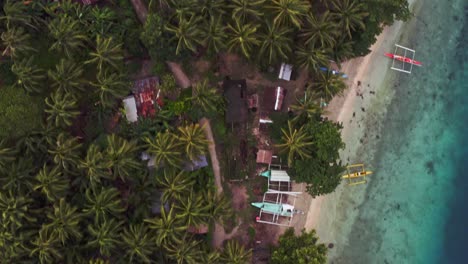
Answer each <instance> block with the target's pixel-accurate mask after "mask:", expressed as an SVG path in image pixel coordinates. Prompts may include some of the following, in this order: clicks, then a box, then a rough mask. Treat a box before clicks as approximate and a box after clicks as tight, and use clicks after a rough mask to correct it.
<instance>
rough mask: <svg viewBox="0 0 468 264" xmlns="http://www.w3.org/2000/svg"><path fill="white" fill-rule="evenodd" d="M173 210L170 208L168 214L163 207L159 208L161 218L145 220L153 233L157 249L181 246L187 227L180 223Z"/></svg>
mask: <svg viewBox="0 0 468 264" xmlns="http://www.w3.org/2000/svg"><path fill="white" fill-rule="evenodd" d="M173 209H174V207H172V206H171V209H170V210H169V212H166V210H165V209H164V207H163V206H161V216H159V217H156V218H152V219H145V222H146V223H148V227H149V228H150V229H152V230H153V231H154V232H155V236H154V237H155V242H156V245H157V246H158V247H167V246H169V245H173V246H179V245H181V244H182V241H183V236H184V234H185V231H186V230H187V226H185V225H184V224H182V223H181V222H180V219H178V218H177V217H176V215H175V213H174V212H173Z"/></svg>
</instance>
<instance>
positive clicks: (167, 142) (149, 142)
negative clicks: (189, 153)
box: [143, 132, 182, 167]
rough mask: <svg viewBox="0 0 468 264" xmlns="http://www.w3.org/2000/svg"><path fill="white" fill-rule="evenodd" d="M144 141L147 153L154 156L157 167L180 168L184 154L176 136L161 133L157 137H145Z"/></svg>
mask: <svg viewBox="0 0 468 264" xmlns="http://www.w3.org/2000/svg"><path fill="white" fill-rule="evenodd" d="M143 141H144V142H145V143H146V149H147V152H148V153H149V154H152V155H154V158H155V160H156V164H157V165H159V166H163V165H166V166H172V167H179V166H180V162H181V154H182V153H181V151H180V143H179V142H178V141H177V138H176V136H175V135H174V134H172V133H170V132H164V133H163V132H159V133H158V134H157V135H156V136H155V137H151V138H150V137H144V138H143Z"/></svg>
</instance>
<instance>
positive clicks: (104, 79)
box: [91, 71, 130, 108]
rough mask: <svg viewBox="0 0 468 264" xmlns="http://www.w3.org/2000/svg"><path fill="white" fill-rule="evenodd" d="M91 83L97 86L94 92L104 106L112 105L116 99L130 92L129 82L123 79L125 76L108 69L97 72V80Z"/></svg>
mask: <svg viewBox="0 0 468 264" xmlns="http://www.w3.org/2000/svg"><path fill="white" fill-rule="evenodd" d="M91 85H92V86H94V87H96V88H97V90H96V93H97V94H98V95H99V100H100V103H101V105H102V106H103V107H104V108H109V107H112V106H114V105H115V101H116V99H120V98H123V97H124V96H126V95H127V94H128V93H129V92H130V89H129V86H130V84H129V83H128V82H126V81H125V77H124V76H123V75H121V74H118V73H111V72H110V71H104V72H100V73H98V75H97V82H95V83H94V82H93V83H91Z"/></svg>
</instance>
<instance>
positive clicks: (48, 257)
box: [29, 226, 63, 264]
mask: <svg viewBox="0 0 468 264" xmlns="http://www.w3.org/2000/svg"><path fill="white" fill-rule="evenodd" d="M59 242H60V240H59V238H58V234H57V232H53V230H50V229H49V228H45V227H44V226H43V227H42V228H41V230H40V231H39V235H38V237H36V239H34V240H33V241H32V242H31V244H32V248H31V251H30V254H29V255H30V256H31V257H32V256H37V258H38V259H39V262H40V263H41V264H46V263H57V262H60V260H61V259H62V258H63V256H62V254H61V253H60V252H61V250H60V248H59Z"/></svg>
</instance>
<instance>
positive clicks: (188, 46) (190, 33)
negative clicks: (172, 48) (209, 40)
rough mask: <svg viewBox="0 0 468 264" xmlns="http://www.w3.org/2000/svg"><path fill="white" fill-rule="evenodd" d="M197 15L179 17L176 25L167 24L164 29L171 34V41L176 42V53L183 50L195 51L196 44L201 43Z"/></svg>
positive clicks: (199, 21)
mask: <svg viewBox="0 0 468 264" xmlns="http://www.w3.org/2000/svg"><path fill="white" fill-rule="evenodd" d="M200 23H201V20H200V18H199V17H198V16H196V15H192V16H191V17H190V18H189V19H186V18H181V19H180V20H179V21H178V23H177V25H171V24H169V25H167V26H166V30H167V31H168V32H169V33H171V34H172V35H173V38H172V39H173V41H175V42H176V43H177V46H176V54H179V53H180V52H182V51H184V50H190V51H192V52H195V51H196V50H197V45H198V44H201V43H202V33H201V31H200V27H199V24H200Z"/></svg>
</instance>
